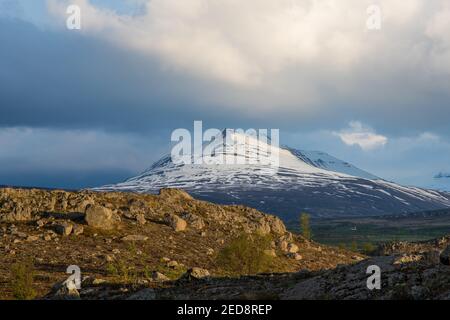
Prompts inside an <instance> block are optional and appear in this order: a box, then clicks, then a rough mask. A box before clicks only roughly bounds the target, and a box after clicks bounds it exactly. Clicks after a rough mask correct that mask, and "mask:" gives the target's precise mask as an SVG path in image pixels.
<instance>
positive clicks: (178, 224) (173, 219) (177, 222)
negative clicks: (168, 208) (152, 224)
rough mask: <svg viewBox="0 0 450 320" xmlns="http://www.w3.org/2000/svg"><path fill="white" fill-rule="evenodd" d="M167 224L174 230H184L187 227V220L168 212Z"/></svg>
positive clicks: (165, 219)
mask: <svg viewBox="0 0 450 320" xmlns="http://www.w3.org/2000/svg"><path fill="white" fill-rule="evenodd" d="M164 221H165V222H166V224H167V225H168V226H169V227H171V228H172V229H173V230H174V231H176V232H179V231H184V230H186V227H187V222H186V220H184V219H181V218H180V217H179V216H177V215H174V214H167V215H166V216H165V218H164Z"/></svg>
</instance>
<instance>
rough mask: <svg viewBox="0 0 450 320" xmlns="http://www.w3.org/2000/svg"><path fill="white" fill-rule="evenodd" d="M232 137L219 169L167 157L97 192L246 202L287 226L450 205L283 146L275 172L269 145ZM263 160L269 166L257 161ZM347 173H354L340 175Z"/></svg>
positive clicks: (215, 153)
mask: <svg viewBox="0 0 450 320" xmlns="http://www.w3.org/2000/svg"><path fill="white" fill-rule="evenodd" d="M231 139H232V140H233V141H234V142H235V143H236V146H237V147H236V146H235V148H232V147H231V146H230V145H229V144H217V145H215V146H213V147H214V148H211V149H212V153H211V154H210V155H207V156H206V157H205V162H207V163H211V164H206V163H201V164H192V163H195V162H194V161H192V163H191V164H189V163H187V164H180V163H175V162H174V161H173V159H172V157H171V155H165V156H163V157H162V158H161V159H160V160H158V161H156V162H155V163H154V164H153V165H152V166H150V167H149V169H147V170H145V171H144V172H142V173H141V174H139V175H138V176H136V177H132V178H130V179H128V180H126V181H124V182H121V183H117V184H112V185H106V186H102V187H98V188H93V190H96V191H130V192H140V193H157V192H158V190H159V189H161V188H180V189H183V190H186V191H187V192H189V193H191V194H193V195H194V196H196V197H197V198H200V199H202V200H207V201H211V202H215V203H220V204H244V205H248V206H251V207H254V208H257V209H258V210H261V211H264V212H268V213H272V214H276V215H278V216H280V217H282V218H283V219H285V220H291V219H292V218H293V217H296V216H297V215H298V214H299V213H300V212H302V211H305V212H309V213H310V214H312V215H314V216H317V217H321V216H328V217H329V216H343V215H348V216H357V215H382V214H394V213H406V212H415V211H423V210H434V209H442V208H448V207H450V195H449V194H446V193H442V192H438V191H434V190H427V189H421V188H417V187H405V186H401V185H398V184H395V183H393V182H389V181H386V180H382V179H380V178H378V177H376V176H374V175H371V174H370V173H368V172H365V171H363V170H361V169H359V168H357V167H355V166H353V165H351V164H349V163H348V162H345V161H341V160H339V159H336V158H334V157H332V156H329V155H328V154H326V153H322V155H327V157H325V159H321V158H320V157H318V155H319V154H318V153H317V152H316V153H314V152H309V153H308V152H302V151H300V150H296V149H292V148H288V147H280V148H278V147H276V148H277V149H276V152H277V153H278V155H279V161H278V162H279V163H278V164H279V165H278V166H273V165H272V164H273V163H272V162H270V161H272V160H273V159H270V155H268V154H267V152H266V151H267V147H268V146H267V145H264V144H262V145H260V144H259V143H258V144H255V143H254V141H253V140H252V141H253V142H248V139H247V137H245V136H242V135H239V134H233V136H231ZM240 143H241V144H242V143H243V145H240ZM242 147H244V148H242ZM295 150H296V151H295ZM261 154H262V155H263V160H265V161H260V162H258V161H256V160H258V157H259V156H261ZM308 155H311V158H308V157H307V156H308ZM223 156H225V157H226V156H231V157H232V158H233V157H234V160H236V161H235V162H234V164H222V165H221V164H218V163H220V162H219V160H223V158H220V157H223ZM264 157H266V158H267V157H269V159H266V158H264ZM192 160H195V159H194V156H192ZM206 160H207V161H206ZM244 160H245V161H247V160H248V161H256V162H254V163H247V162H245V161H244ZM259 160H261V159H259ZM266 160H267V161H266ZM319 160H320V161H319ZM239 161H240V162H239ZM243 161H244V162H245V163H243ZM263 162H264V163H263ZM333 162H334V163H333ZM238 163H240V164H238ZM242 163H243V164H242ZM333 165H334V167H333ZM342 168H343V169H345V170H344V171H346V172H337V171H333V170H337V169H342ZM331 169H333V170H331ZM349 173H353V174H359V175H361V177H359V176H355V175H351V174H349ZM369 177H370V178H372V177H373V179H369Z"/></svg>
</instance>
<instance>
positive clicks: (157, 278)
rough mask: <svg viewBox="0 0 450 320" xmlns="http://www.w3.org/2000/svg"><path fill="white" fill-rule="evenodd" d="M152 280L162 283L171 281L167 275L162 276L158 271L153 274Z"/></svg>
mask: <svg viewBox="0 0 450 320" xmlns="http://www.w3.org/2000/svg"><path fill="white" fill-rule="evenodd" d="M152 279H153V281H160V282H164V281H169V280H170V279H169V278H168V277H167V276H166V275H164V274H162V273H161V272H158V271H154V272H153V274H152Z"/></svg>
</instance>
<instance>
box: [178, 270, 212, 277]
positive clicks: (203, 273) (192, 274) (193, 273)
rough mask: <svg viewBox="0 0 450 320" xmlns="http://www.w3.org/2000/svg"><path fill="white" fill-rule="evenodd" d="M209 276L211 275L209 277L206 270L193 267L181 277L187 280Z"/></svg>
mask: <svg viewBox="0 0 450 320" xmlns="http://www.w3.org/2000/svg"><path fill="white" fill-rule="evenodd" d="M210 276H211V275H210V273H209V271H208V270H206V269H202V268H197V267H194V268H191V269H189V270H188V271H187V272H186V273H185V274H184V275H183V278H187V279H204V278H208V277H210Z"/></svg>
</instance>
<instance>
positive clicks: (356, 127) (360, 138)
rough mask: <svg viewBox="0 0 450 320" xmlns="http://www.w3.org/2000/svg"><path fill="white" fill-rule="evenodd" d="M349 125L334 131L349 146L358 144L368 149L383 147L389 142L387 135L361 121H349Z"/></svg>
mask: <svg viewBox="0 0 450 320" xmlns="http://www.w3.org/2000/svg"><path fill="white" fill-rule="evenodd" d="M349 127H350V128H348V129H345V130H342V131H339V132H334V133H333V134H334V135H336V136H338V137H339V138H341V140H342V142H344V143H345V144H347V145H349V146H353V145H357V146H359V147H360V148H361V149H363V150H365V151H368V150H373V149H376V148H380V147H383V146H384V145H385V144H386V143H387V142H388V138H387V137H385V136H383V135H380V134H377V133H375V131H374V130H373V129H372V128H370V127H367V126H365V125H363V124H362V123H361V122H358V121H352V122H350V123H349Z"/></svg>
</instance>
